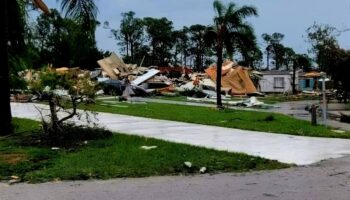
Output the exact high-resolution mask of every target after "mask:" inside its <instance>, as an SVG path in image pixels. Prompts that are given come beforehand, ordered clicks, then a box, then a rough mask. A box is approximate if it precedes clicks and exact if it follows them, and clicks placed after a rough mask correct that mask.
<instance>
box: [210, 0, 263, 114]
mask: <svg viewBox="0 0 350 200" xmlns="http://www.w3.org/2000/svg"><path fill="white" fill-rule="evenodd" d="M213 7H214V10H215V14H216V15H215V17H214V26H213V27H210V28H209V29H208V30H207V33H206V36H205V38H206V41H207V43H208V44H212V45H213V44H214V45H215V48H216V56H217V70H216V71H217V74H216V94H217V102H216V104H217V107H218V108H222V107H223V106H222V100H221V73H222V63H223V51H224V49H225V50H226V52H227V54H228V55H229V57H230V58H231V59H232V58H233V52H234V41H235V40H236V39H237V38H239V37H242V35H243V34H244V33H246V32H248V31H250V32H253V31H252V29H253V28H252V27H251V26H250V25H249V24H248V23H247V22H245V21H244V20H245V18H247V17H249V16H257V15H258V13H257V10H256V8H254V7H251V6H242V7H238V6H237V5H236V4H235V3H233V2H231V3H229V4H228V5H224V4H223V3H222V2H221V1H219V0H215V1H214V3H213Z"/></svg>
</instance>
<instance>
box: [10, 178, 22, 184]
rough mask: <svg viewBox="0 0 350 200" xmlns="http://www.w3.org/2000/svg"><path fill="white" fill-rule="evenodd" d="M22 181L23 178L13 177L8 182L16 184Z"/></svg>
mask: <svg viewBox="0 0 350 200" xmlns="http://www.w3.org/2000/svg"><path fill="white" fill-rule="evenodd" d="M19 182H21V179H11V180H9V181H8V184H10V185H13V184H16V183H19Z"/></svg>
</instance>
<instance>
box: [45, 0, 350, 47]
mask: <svg viewBox="0 0 350 200" xmlns="http://www.w3.org/2000/svg"><path fill="white" fill-rule="evenodd" d="M231 1H232V0H222V2H223V3H228V2H231ZM46 2H47V4H48V6H49V7H50V8H59V5H58V4H57V3H56V0H46ZM212 2H213V0H96V3H97V6H98V9H99V12H98V20H99V21H100V22H101V23H103V22H105V21H108V22H109V24H110V27H111V28H113V29H118V27H119V24H120V20H121V13H123V12H128V11H134V12H135V13H136V17H139V18H143V17H156V18H158V17H166V18H168V19H169V20H171V21H173V23H174V28H175V29H180V28H182V27H183V26H191V25H193V24H203V25H210V24H212V19H213V17H214V10H213V7H212ZM233 2H235V3H236V4H237V5H239V6H242V5H252V6H255V7H256V8H257V9H258V13H259V16H258V17H254V18H248V19H247V21H248V22H250V23H251V24H252V25H253V26H254V28H255V33H256V35H257V37H258V38H259V41H258V43H259V45H260V46H261V47H262V48H264V42H263V41H262V39H261V35H262V34H263V33H268V34H272V33H274V32H279V33H282V34H284V35H285V38H284V40H283V44H284V45H286V46H288V47H292V48H293V49H294V50H295V51H296V52H297V53H307V50H308V49H309V48H310V45H309V44H308V43H307V38H306V29H307V28H308V27H310V26H311V25H312V24H314V23H315V22H316V23H318V24H329V25H332V26H334V27H336V28H337V29H339V30H344V29H349V28H350V1H349V0H333V1H330V0H234V1H233ZM96 40H97V45H98V48H100V49H102V50H109V51H116V52H118V49H119V47H118V46H117V41H116V40H115V39H114V38H113V37H112V35H111V33H110V30H108V29H104V28H103V26H100V27H98V28H97V30H96ZM338 41H339V44H340V46H341V47H343V48H347V49H350V31H348V32H344V33H342V34H340V35H339V37H338Z"/></svg>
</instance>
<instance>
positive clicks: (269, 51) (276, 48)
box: [262, 33, 284, 70]
mask: <svg viewBox="0 0 350 200" xmlns="http://www.w3.org/2000/svg"><path fill="white" fill-rule="evenodd" d="M262 38H263V40H264V41H265V43H266V49H265V52H266V65H267V70H269V69H270V59H271V58H273V59H274V62H275V68H276V69H279V68H280V66H281V65H282V62H283V56H284V46H283V45H282V44H281V42H282V40H283V38H284V35H283V34H282V33H273V34H272V35H269V34H267V33H264V34H262Z"/></svg>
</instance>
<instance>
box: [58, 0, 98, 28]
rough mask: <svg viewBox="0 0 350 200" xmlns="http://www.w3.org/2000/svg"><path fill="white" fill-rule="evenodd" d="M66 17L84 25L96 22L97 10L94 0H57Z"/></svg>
mask: <svg viewBox="0 0 350 200" xmlns="http://www.w3.org/2000/svg"><path fill="white" fill-rule="evenodd" d="M57 1H61V8H62V10H63V11H64V12H65V15H66V16H67V17H71V18H74V19H78V20H82V22H83V23H85V24H90V23H93V22H95V21H96V17H97V13H98V9H97V6H96V4H95V1H94V0H57Z"/></svg>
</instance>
